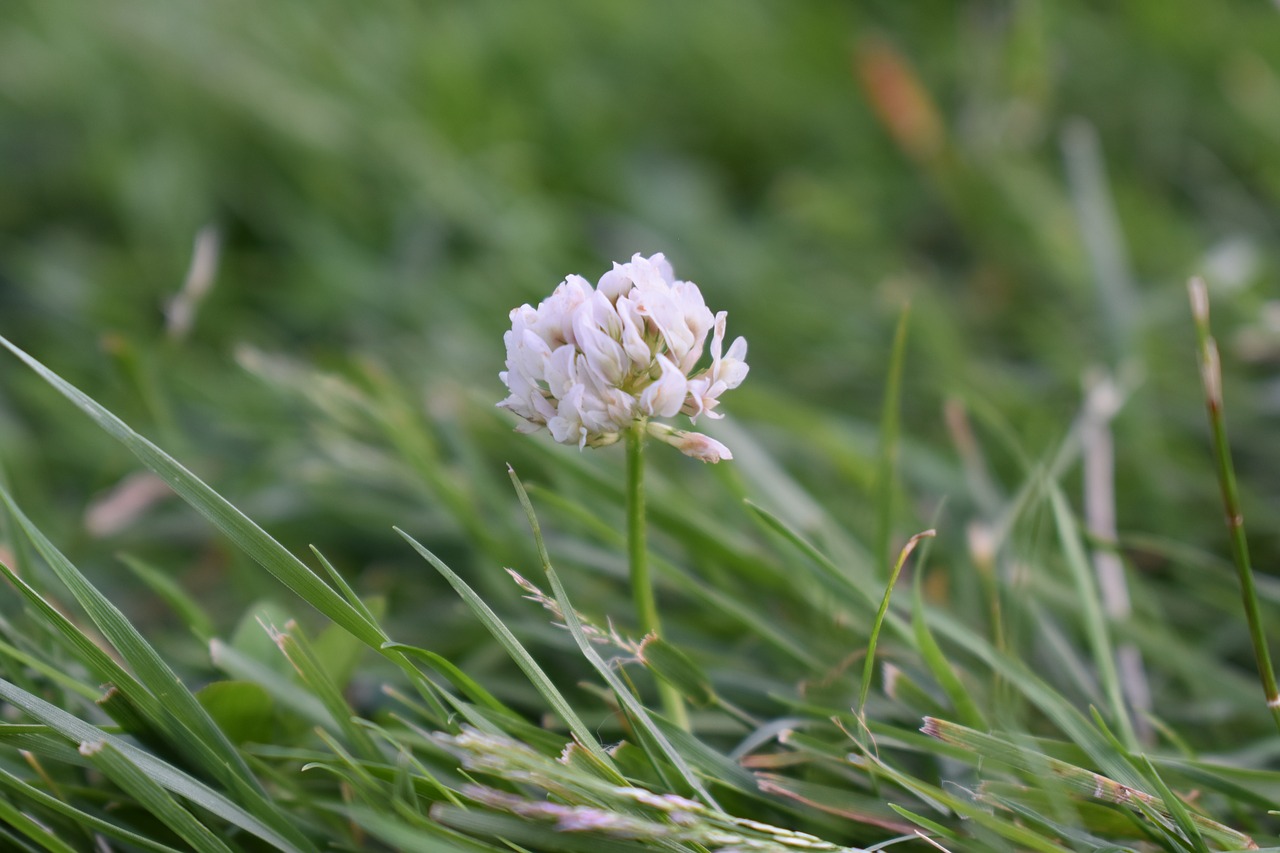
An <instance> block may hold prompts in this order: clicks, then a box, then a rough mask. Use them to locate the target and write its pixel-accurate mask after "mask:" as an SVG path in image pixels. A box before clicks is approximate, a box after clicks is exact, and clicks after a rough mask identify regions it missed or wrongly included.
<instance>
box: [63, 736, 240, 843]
mask: <svg viewBox="0 0 1280 853" xmlns="http://www.w3.org/2000/svg"><path fill="white" fill-rule="evenodd" d="M80 754H81V755H83V756H84V757H86V758H88V759H89V760H90V761H92V762H93V764H94V765H95V766H96V767H97V768H98V769H99V770H101V771H102V772H103V774H104V775H105V776H106V777H107V778H108V779H110V780H111V781H113V782H115V783H116V784H117V785H119V786H120V787H121V788H122V789H123V790H124V791H125V792H126V793H127V794H129V796H131V797H133V799H134V800H136V801H137V802H138V804H139V805H141V806H142V807H143V808H145V809H146V810H147V812H148V813H150V814H151V815H153V816H154V817H156V818H157V819H158V820H160V822H162V823H163V824H164V825H165V826H167V827H169V828H170V829H172V830H173V831H174V832H175V833H177V834H178V836H179V837H181V838H182V840H184V841H186V842H187V843H188V844H190V845H191V847H192V849H193V850H195V851H197V853H232V848H230V847H228V846H227V845H226V844H224V843H223V842H222V841H221V840H220V839H219V838H218V837H217V836H216V835H214V834H213V831H212V830H210V829H209V827H207V826H205V825H204V824H202V823H200V821H198V820H196V819H195V817H194V816H193V815H192V814H191V812H189V811H187V810H186V809H184V808H183V807H182V806H180V805H178V803H177V801H176V800H174V799H173V797H171V796H169V794H168V792H167V791H165V789H164V788H162V787H160V786H159V785H158V784H156V782H155V781H154V780H153V779H151V777H150V776H148V775H147V774H146V773H143V772H142V770H141V769H139V768H138V767H137V765H135V764H134V763H133V762H131V761H129V759H127V758H125V756H124V754H123V753H121V752H120V750H119V749H118V748H116V747H115V746H113V745H111V744H110V743H108V742H107V741H105V740H99V741H86V742H84V743H82V744H80Z"/></svg>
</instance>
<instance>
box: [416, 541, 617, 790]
mask: <svg viewBox="0 0 1280 853" xmlns="http://www.w3.org/2000/svg"><path fill="white" fill-rule="evenodd" d="M395 530H396V532H397V533H399V534H400V535H401V536H402V537H403V538H404V540H405V541H406V542H408V543H409V544H410V545H411V546H412V547H413V549H414V550H415V551H417V552H418V554H419V555H421V556H422V558H423V559H425V560H426V561H427V562H428V563H430V564H431V565H432V566H434V567H435V569H436V571H438V572H439V573H440V574H441V575H443V576H444V579H445V580H447V581H448V582H449V585H450V586H452V587H453V588H454V590H456V591H457V593H458V595H460V596H461V597H462V600H463V601H464V602H465V603H466V604H467V606H468V607H470V608H471V612H472V613H475V614H476V617H477V618H478V619H479V620H480V622H481V624H483V625H484V627H485V628H487V629H488V630H489V633H490V634H492V635H493V637H494V639H496V640H497V641H498V643H499V644H501V646H502V647H503V648H504V649H506V650H507V654H509V655H511V659H512V660H513V661H515V663H516V666H518V667H520V669H521V670H522V671H523V672H524V674H525V676H527V677H528V679H529V680H530V681H531V682H533V686H534V687H536V688H537V690H538V692H539V693H541V694H542V697H543V698H544V699H546V700H547V702H548V704H550V705H551V707H552V708H553V709H554V710H555V712H556V713H557V714H559V715H560V718H561V719H563V720H564V721H565V723H566V724H567V725H568V726H569V731H570V732H572V733H573V736H574V739H575V740H577V741H578V742H579V743H580V744H581V745H582V746H583V747H584V748H585V749H587V750H589V751H590V752H591V753H592V755H594V756H595V757H596V759H598V760H599V762H600V763H601V765H602V766H604V767H606V768H608V770H609V772H611V773H612V774H614V775H615V776H616V777H617V781H619V782H621V781H622V775H621V774H620V773H618V770H617V768H616V767H615V766H614V763H613V759H611V758H610V757H609V756H608V754H607V753H605V751H604V750H603V749H602V748H601V747H600V742H599V741H597V740H596V737H595V735H594V734H592V732H591V729H589V728H588V727H587V724H586V723H584V722H583V721H582V718H581V717H579V716H578V715H577V713H576V712H575V711H574V710H573V708H572V707H571V706H570V705H569V702H568V700H566V699H565V698H564V695H563V694H562V693H561V692H560V691H559V690H557V689H556V686H555V685H554V684H552V683H551V679H550V678H548V677H547V674H546V673H545V672H543V670H542V667H540V666H538V663H537V661H535V660H534V659H533V656H532V655H531V654H529V652H528V650H527V649H525V647H524V646H523V645H521V644H520V641H519V640H517V639H516V637H515V635H514V634H512V633H511V629H509V628H508V627H507V626H506V625H505V624H504V623H503V621H502V620H501V619H499V618H498V614H496V613H494V612H493V610H492V608H490V607H489V605H487V604H485V602H484V599H482V598H480V596H478V595H476V593H475V590H473V589H472V588H471V587H470V586H469V585H468V584H467V582H466V581H464V580H463V579H462V578H461V577H459V576H458V574H457V573H456V572H454V571H453V569H451V568H449V567H448V566H447V565H445V564H444V562H443V561H442V560H441V559H440V558H439V557H437V556H436V555H435V554H433V553H431V551H429V550H428V549H427V548H426V546H424V545H422V544H421V543H420V542H418V541H417V540H416V539H414V538H413V537H412V536H410V535H409V534H408V533H405V532H404V531H403V530H401V529H400V528H398V527H397V528H396V529H395Z"/></svg>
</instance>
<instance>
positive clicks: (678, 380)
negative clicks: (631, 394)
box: [640, 355, 689, 418]
mask: <svg viewBox="0 0 1280 853" xmlns="http://www.w3.org/2000/svg"><path fill="white" fill-rule="evenodd" d="M658 364H659V366H661V368H662V374H661V375H660V376H659V377H658V379H657V380H656V381H655V382H654V383H653V384H651V385H650V386H649V387H648V388H645V389H644V391H642V392H641V394H640V411H641V412H643V413H644V414H646V415H656V416H658V417H663V418H669V417H672V416H673V415H675V414H676V412H679V411H680V407H681V406H683V405H684V398H685V397H686V396H687V395H688V393H689V383H688V380H686V379H685V377H684V374H683V373H681V372H680V368H679V367H677V366H676V365H675V364H674V363H673V362H672V361H671V359H669V358H667V357H666V356H665V355H659V356H658Z"/></svg>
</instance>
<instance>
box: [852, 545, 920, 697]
mask: <svg viewBox="0 0 1280 853" xmlns="http://www.w3.org/2000/svg"><path fill="white" fill-rule="evenodd" d="M937 535H938V532H937V531H936V530H926V531H924V532H923V533H917V534H916V535H915V536H912V537H911V538H910V539H909V540H908V541H907V544H906V546H905V547H903V549H902V553H901V554H899V555H898V561H897V562H896V563H895V564H894V566H893V573H892V574H890V575H889V582H888V583H887V584H886V585H885V590H884V598H883V599H881V601H880V609H879V610H877V611H876V618H875V621H874V622H873V623H872V624H871V637H870V638H869V639H868V640H867V659H866V661H864V663H863V666H862V684H861V686H860V687H859V689H858V708H857V710H858V713H859V714H861V713H862V711H863V709H864V708H866V706H867V694H868V693H870V692H871V679H872V676H873V675H874V673H875V663H876V644H877V642H878V641H879V639H880V628H881V627H882V626H883V625H884V618H885V615H886V614H887V613H888V612H889V601H890V599H891V598H892V597H893V588H894V586H896V585H897V583H898V575H900V574H902V567H903V566H904V565H906V562H907V558H908V557H910V556H911V552H912V551H914V550H915V547H916V545H917V544H919V543H920V541H921V540H922V539H931V538H933V537H934V536H937Z"/></svg>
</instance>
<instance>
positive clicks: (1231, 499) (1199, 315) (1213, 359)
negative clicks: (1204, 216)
mask: <svg viewBox="0 0 1280 853" xmlns="http://www.w3.org/2000/svg"><path fill="white" fill-rule="evenodd" d="M1187 287H1188V290H1189V291H1190V295H1191V315H1192V318H1193V319H1194V320H1195V324H1196V338H1197V341H1198V343H1199V348H1200V353H1199V355H1200V380H1201V382H1202V383H1203V384H1204V396H1205V407H1206V408H1207V409H1208V411H1209V428H1210V429H1211V430H1212V432H1213V450H1214V461H1215V462H1216V463H1217V466H1218V484H1219V486H1220V487H1221V490H1222V505H1223V509H1225V510H1226V513H1227V530H1228V532H1229V533H1230V535H1231V556H1232V558H1233V559H1234V560H1235V564H1236V572H1237V574H1238V575H1239V577H1240V596H1241V599H1242V600H1243V603H1244V613H1245V618H1246V619H1247V620H1248V622H1249V636H1250V638H1251V639H1252V640H1253V655H1254V658H1255V659H1256V660H1257V662H1258V675H1259V677H1260V678H1261V680H1262V689H1263V692H1264V693H1265V694H1266V698H1267V709H1268V710H1270V711H1271V716H1272V717H1273V718H1274V719H1275V721H1276V726H1277V727H1280V687H1277V685H1276V673H1275V669H1274V668H1272V665H1271V652H1270V650H1269V649H1268V647H1267V637H1266V634H1265V632H1264V631H1263V628H1262V612H1261V608H1260V607H1259V606H1258V592H1257V589H1255V587H1254V582H1253V566H1252V564H1251V563H1250V562H1249V541H1248V539H1247V538H1246V537H1245V532H1244V515H1242V514H1241V509H1240V491H1239V489H1238V488H1237V487H1236V470H1235V465H1234V464H1232V462H1231V447H1230V445H1229V444H1228V443H1227V422H1226V417H1225V415H1224V413H1223V399H1222V363H1221V361H1220V359H1219V358H1218V344H1217V342H1216V341H1215V340H1214V339H1213V335H1212V334H1211V333H1210V329H1209V291H1208V289H1207V288H1206V287H1205V283H1204V280H1203V279H1200V278H1193V279H1191V281H1190V282H1189V283H1188V285H1187Z"/></svg>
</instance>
